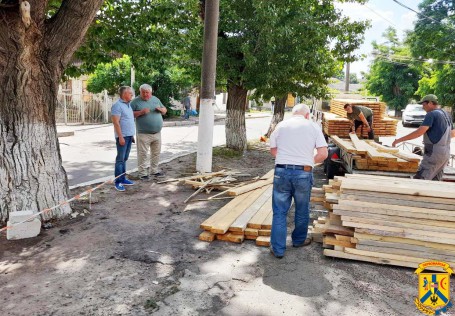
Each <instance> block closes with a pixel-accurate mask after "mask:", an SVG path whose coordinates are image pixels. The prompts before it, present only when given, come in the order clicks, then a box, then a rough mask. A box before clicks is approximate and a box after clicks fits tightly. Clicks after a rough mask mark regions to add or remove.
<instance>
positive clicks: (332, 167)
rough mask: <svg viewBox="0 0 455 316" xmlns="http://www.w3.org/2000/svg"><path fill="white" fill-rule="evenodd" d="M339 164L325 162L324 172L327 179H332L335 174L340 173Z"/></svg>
mask: <svg viewBox="0 0 455 316" xmlns="http://www.w3.org/2000/svg"><path fill="white" fill-rule="evenodd" d="M339 171H340V165H339V164H338V163H335V162H332V161H330V162H329V163H328V164H327V170H326V172H325V174H326V175H327V179H329V180H330V179H333V178H334V177H335V176H338V175H339V174H340V173H339Z"/></svg>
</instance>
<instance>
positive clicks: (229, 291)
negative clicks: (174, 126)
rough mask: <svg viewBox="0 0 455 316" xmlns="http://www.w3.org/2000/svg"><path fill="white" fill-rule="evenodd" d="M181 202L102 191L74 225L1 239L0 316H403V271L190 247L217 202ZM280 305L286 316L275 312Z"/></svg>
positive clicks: (170, 193)
mask: <svg viewBox="0 0 455 316" xmlns="http://www.w3.org/2000/svg"><path fill="white" fill-rule="evenodd" d="M195 160H196V157H195V155H188V156H184V157H181V158H178V159H176V160H173V161H172V162H170V163H167V164H165V165H163V166H162V169H163V170H164V171H165V173H166V177H167V178H178V177H183V176H186V175H188V174H191V173H193V172H194V170H195ZM273 164H274V161H273V159H272V157H271V156H270V154H269V153H268V152H266V151H257V150H249V151H247V152H246V153H245V154H244V155H243V156H240V157H228V158H227V157H225V156H215V157H214V158H213V170H214V171H217V170H222V169H226V170H236V171H240V172H242V173H247V174H250V175H251V177H254V176H262V175H264V174H265V173H267V172H268V171H269V170H270V169H272V168H273ZM315 180H316V181H315V183H316V186H321V185H322V184H323V183H325V182H326V181H325V176H324V174H323V172H322V168H320V167H318V168H316V170H315ZM81 191H82V190H81V189H78V190H76V191H75V192H73V193H74V194H76V193H79V192H81ZM193 192H194V190H193V189H192V188H190V187H188V186H183V185H177V184H176V183H166V184H156V183H155V181H154V180H151V181H142V182H141V181H138V182H137V185H135V186H132V187H127V192H125V193H119V192H117V191H115V190H114V188H113V186H108V187H104V188H102V189H100V190H99V191H97V192H96V193H94V194H93V196H92V201H91V202H92V204H89V203H88V201H81V202H78V203H77V204H75V205H74V211H75V212H74V214H73V215H76V217H75V218H69V219H66V220H62V221H56V222H53V223H52V225H50V226H52V227H51V228H49V229H47V230H43V231H42V233H41V234H40V236H39V237H37V238H34V239H29V240H21V241H6V239H5V238H4V237H2V242H1V244H0V256H1V259H0V288H1V289H2V291H1V294H0V306H1V307H0V309H1V311H2V315H148V314H151V313H156V314H157V315H215V314H219V315H276V314H278V313H279V314H302V315H303V314H310V312H314V311H319V312H320V315H333V314H334V311H336V306H338V305H336V304H335V305H334V302H336V303H338V304H339V306H342V308H343V310H344V311H349V312H351V311H354V312H355V311H360V312H357V313H358V314H359V315H364V314H362V313H361V311H364V310H365V308H367V307H370V306H375V307H374V308H373V309H372V312H371V313H369V314H371V315H388V314H394V313H395V312H397V308H396V307H393V306H398V308H400V310H401V309H403V310H406V311H407V313H405V315H410V314H411V311H415V309H414V308H413V306H412V297H411V296H410V294H409V293H411V292H412V289H414V283H413V282H414V280H413V275H412V271H410V270H409V269H407V270H406V269H396V268H389V267H378V266H375V265H369V264H358V263H353V262H351V261H343V260H335V259H331V258H325V257H324V256H323V255H322V248H321V246H320V245H319V244H313V245H311V246H310V247H306V249H304V250H302V249H300V248H299V249H300V250H292V249H289V251H288V252H287V253H286V256H285V258H284V259H283V260H280V261H278V260H276V259H275V258H273V257H271V256H270V254H269V253H268V249H266V248H261V247H257V246H255V244H254V243H253V242H251V241H245V242H244V243H243V244H241V245H237V244H231V243H227V242H219V241H215V242H212V243H205V242H201V241H199V240H198V239H197V237H198V235H199V233H200V232H201V230H200V228H199V224H200V223H201V222H203V221H204V220H205V219H206V218H208V217H209V216H210V215H212V214H213V213H214V212H216V210H218V209H219V208H220V207H222V206H223V205H225V204H226V203H227V200H218V201H209V202H208V201H200V202H194V203H189V204H185V203H183V201H184V200H185V199H186V198H187V197H189V196H190V195H191V194H192V193H193ZM215 193H216V192H213V193H212V194H215ZM204 195H205V194H200V195H199V196H198V198H201V197H203V196H204ZM291 215H292V214H291ZM318 215H319V213H317V212H315V213H313V217H317V216H318ZM291 226H292V222H291V221H290V227H291ZM291 248H292V247H291ZM296 274H298V275H300V276H299V277H297V278H295V275H296ZM321 278H322V279H321ZM287 280H288V281H287ZM359 280H360V281H359ZM362 280H363V281H362ZM312 284H313V285H314V286H312ZM302 287H306V288H302ZM345 287H347V288H346V289H345ZM365 292H371V294H368V295H371V298H369V296H368V295H365ZM256 293H261V296H260V297H256V296H255V295H256ZM408 296H409V301H405V302H401V301H402V299H403V297H408ZM394 298H396V299H399V300H400V303H399V304H398V305H397V304H395V303H392V302H390V300H391V299H394ZM296 299H298V300H297V301H296ZM381 300H389V301H387V302H385V303H382V302H381ZM283 302H284V303H283ZM285 303H286V304H285ZM287 303H289V304H287ZM264 304H265V307H264ZM299 304H303V305H302V306H306V307H298V306H299ZM375 304H376V305H375ZM393 304H395V305H393ZM289 307H290V308H291V309H292V308H295V309H294V310H293V311H294V313H292V312H291V311H290V310H289V309H287V310H286V312H284V309H285V308H289ZM348 307H351V308H350V309H349V308H348ZM280 308H281V309H280ZM299 308H300V309H299ZM391 309H393V311H392V312H391V313H388V311H389V310H391ZM324 311H325V312H324ZM313 314H314V313H313ZM338 314H339V315H344V313H343V312H338ZM346 314H349V313H346ZM396 314H399V313H395V315H396Z"/></svg>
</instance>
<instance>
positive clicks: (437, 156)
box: [392, 94, 455, 181]
mask: <svg viewBox="0 0 455 316" xmlns="http://www.w3.org/2000/svg"><path fill="white" fill-rule="evenodd" d="M419 104H422V106H423V109H424V110H425V112H427V114H426V115H425V118H424V120H423V122H422V125H420V127H419V128H418V129H417V130H415V131H414V132H412V133H409V134H408V135H406V136H403V137H400V138H398V139H396V140H395V141H394V142H393V144H392V146H394V147H395V146H396V145H397V144H398V143H401V142H404V141H406V140H411V139H414V138H417V137H420V136H422V135H423V145H424V153H423V159H422V162H421V163H420V166H419V170H418V171H417V173H416V175H415V176H414V179H425V180H436V181H440V180H441V179H442V176H443V174H444V167H445V166H447V163H448V162H449V158H450V141H451V138H452V137H454V136H455V131H454V130H453V124H452V118H451V117H450V115H449V114H448V113H447V112H445V111H444V110H442V109H440V108H439V104H438V98H437V97H436V96H435V95H434V94H429V95H427V96H425V97H424V98H423V99H422V100H421V101H420V102H419Z"/></svg>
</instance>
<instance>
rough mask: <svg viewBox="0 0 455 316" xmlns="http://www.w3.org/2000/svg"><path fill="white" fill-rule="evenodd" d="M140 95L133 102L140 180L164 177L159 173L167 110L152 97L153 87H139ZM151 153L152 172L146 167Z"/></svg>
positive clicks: (144, 85)
mask: <svg viewBox="0 0 455 316" xmlns="http://www.w3.org/2000/svg"><path fill="white" fill-rule="evenodd" d="M139 91H140V95H139V96H138V97H136V98H135V99H134V100H133V101H132V102H131V107H132V108H133V111H134V117H135V118H136V127H137V165H138V172H139V178H140V179H141V180H148V179H150V174H152V175H154V176H155V177H162V176H163V175H164V174H163V173H162V172H161V171H158V163H159V160H160V152H161V129H162V128H163V117H162V116H163V115H165V114H166V112H167V109H166V107H165V106H164V105H163V104H162V103H161V101H160V100H159V99H158V98H157V97H155V96H153V95H152V87H151V86H150V85H148V84H143V85H141V86H140V87H139ZM149 151H150V170H148V168H147V167H146V160H147V154H148V153H149Z"/></svg>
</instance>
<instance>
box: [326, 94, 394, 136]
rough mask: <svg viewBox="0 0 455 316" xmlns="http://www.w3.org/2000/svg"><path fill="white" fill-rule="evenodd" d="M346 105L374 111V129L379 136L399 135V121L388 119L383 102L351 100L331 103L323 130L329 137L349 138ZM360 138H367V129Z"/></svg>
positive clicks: (337, 100) (336, 100)
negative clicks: (359, 106)
mask: <svg viewBox="0 0 455 316" xmlns="http://www.w3.org/2000/svg"><path fill="white" fill-rule="evenodd" d="M346 103H350V104H354V105H361V106H366V107H368V108H370V109H372V110H373V129H374V133H375V135H377V136H395V135H396V134H397V124H398V121H397V120H395V119H392V118H389V117H387V114H386V104H385V103H383V102H376V101H366V100H350V99H334V100H332V101H331V102H330V113H324V118H323V129H324V132H325V133H326V134H327V135H330V136H331V135H337V136H339V137H348V135H349V131H350V126H351V125H350V122H349V120H348V119H347V118H346V111H345V110H344V105H345V104H346ZM360 132H361V129H360V128H359V131H358V133H359V136H363V137H365V138H366V137H367V136H368V132H367V130H366V128H364V129H363V134H362V135H360Z"/></svg>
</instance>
